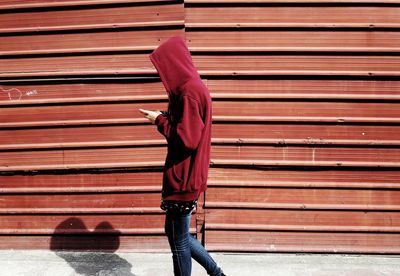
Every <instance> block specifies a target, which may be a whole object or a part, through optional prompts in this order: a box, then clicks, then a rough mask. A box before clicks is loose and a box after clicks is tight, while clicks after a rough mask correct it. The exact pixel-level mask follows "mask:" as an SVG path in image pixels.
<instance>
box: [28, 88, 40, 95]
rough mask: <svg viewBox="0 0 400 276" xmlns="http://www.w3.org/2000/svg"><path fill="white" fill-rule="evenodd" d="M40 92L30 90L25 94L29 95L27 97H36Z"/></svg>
mask: <svg viewBox="0 0 400 276" xmlns="http://www.w3.org/2000/svg"><path fill="white" fill-rule="evenodd" d="M37 93H38V92H37V91H36V89H33V90H29V91H27V92H26V93H25V95H27V96H34V95H36V94H37Z"/></svg>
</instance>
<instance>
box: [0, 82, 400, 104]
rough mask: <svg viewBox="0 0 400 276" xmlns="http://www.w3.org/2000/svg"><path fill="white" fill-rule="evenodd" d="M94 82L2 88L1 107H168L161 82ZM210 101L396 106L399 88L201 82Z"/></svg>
mask: <svg viewBox="0 0 400 276" xmlns="http://www.w3.org/2000/svg"><path fill="white" fill-rule="evenodd" d="M97 81H98V82H97V83H96V82H91V83H90V82H89V83H88V82H80V83H68V82H66V81H65V80H64V82H61V83H55V84H54V83H53V84H46V83H43V82H38V83H34V84H32V83H31V84H23V83H22V84H21V83H16V84H5V83H3V84H2V85H1V86H0V105H23V104H44V103H74V102H105V101H107V102H120V101H145V100H159V101H166V100H167V93H166V91H165V88H164V86H163V85H162V83H161V82H160V81H157V80H154V81H152V82H149V81H148V82H140V81H138V80H136V81H134V80H128V79H126V80H123V79H121V80H119V81H118V80H114V81H112V80H107V79H104V80H103V81H102V80H101V79H100V80H97ZM203 82H204V83H205V84H206V85H207V87H208V89H209V91H210V93H211V95H212V98H213V99H214V100H224V99H226V100H229V99H241V100H253V99H310V100H315V99H320V100H321V101H324V100H334V99H337V100H349V101H350V100H369V101H373V100H385V101H391V100H399V99H400V82H399V81H394V80H378V81H377V80H293V79H285V80H260V79H255V80H248V79H241V80H235V79H220V80H218V79H208V80H207V79H203Z"/></svg>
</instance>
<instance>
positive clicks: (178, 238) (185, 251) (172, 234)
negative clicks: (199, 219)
mask: <svg viewBox="0 0 400 276" xmlns="http://www.w3.org/2000/svg"><path fill="white" fill-rule="evenodd" d="M190 216H191V214H190V213H189V214H180V213H178V212H167V214H166V218H165V233H166V234H167V237H168V242H169V245H170V247H171V252H172V259H173V264H174V275H175V276H190V275H191V272H192V256H191V252H190V250H191V249H190V239H189V237H190V234H189V225H190Z"/></svg>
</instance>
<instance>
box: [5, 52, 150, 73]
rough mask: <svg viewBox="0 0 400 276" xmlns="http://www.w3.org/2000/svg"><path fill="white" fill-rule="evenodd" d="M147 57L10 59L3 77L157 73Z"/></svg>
mask: <svg viewBox="0 0 400 276" xmlns="http://www.w3.org/2000/svg"><path fill="white" fill-rule="evenodd" d="M156 73H157V71H156V69H155V68H154V66H153V65H152V64H151V61H150V59H149V56H148V54H120V55H112V54H108V55H107V54H104V55H99V54H98V55H90V56H84V55H76V56H56V57H55V56H51V57H30V58H17V59H16V58H14V59H7V60H5V61H4V62H2V63H0V77H9V78H14V77H31V76H37V77H40V76H52V77H54V76H65V75H67V76H83V75H91V74H96V75H108V74H115V75H118V74H156Z"/></svg>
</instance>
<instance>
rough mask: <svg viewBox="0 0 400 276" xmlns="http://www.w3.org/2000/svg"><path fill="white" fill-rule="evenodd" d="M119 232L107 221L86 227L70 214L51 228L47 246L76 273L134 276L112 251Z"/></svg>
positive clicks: (97, 275) (90, 275)
mask: <svg viewBox="0 0 400 276" xmlns="http://www.w3.org/2000/svg"><path fill="white" fill-rule="evenodd" d="M119 234H120V232H119V231H118V230H115V229H114V228H113V226H112V225H111V224H110V223H109V222H107V221H103V222H101V223H99V224H98V225H97V226H96V228H95V229H94V231H89V230H88V229H87V228H86V226H85V224H84V223H83V221H82V220H81V219H79V218H76V217H71V218H69V219H67V220H65V221H63V222H61V223H60V224H59V225H58V226H57V228H56V229H55V231H54V234H53V236H52V238H51V244H50V249H51V250H52V251H54V253H55V254H56V255H57V256H59V257H61V258H63V259H64V260H65V261H66V262H67V263H68V264H69V265H70V266H71V267H72V268H73V269H74V270H75V272H76V273H78V274H80V275H85V276H106V275H107V276H135V275H134V274H132V272H131V268H132V265H131V264H130V263H129V262H128V261H126V260H125V259H123V258H121V257H120V256H118V255H117V254H115V253H114V252H115V251H116V250H117V249H118V248H119V245H120V241H119Z"/></svg>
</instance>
